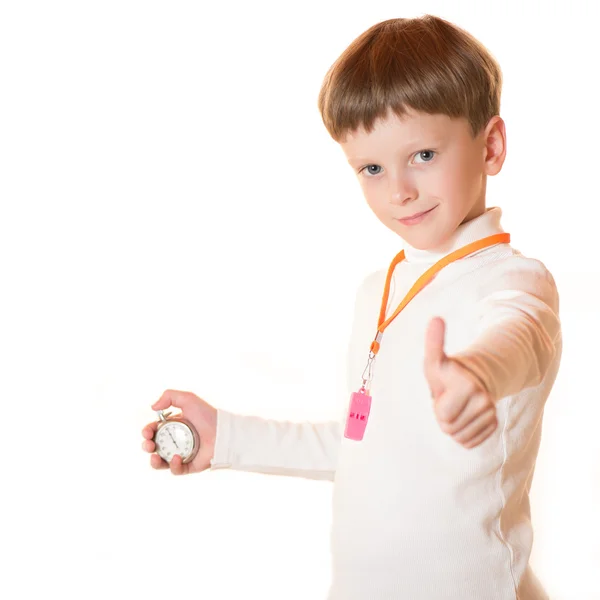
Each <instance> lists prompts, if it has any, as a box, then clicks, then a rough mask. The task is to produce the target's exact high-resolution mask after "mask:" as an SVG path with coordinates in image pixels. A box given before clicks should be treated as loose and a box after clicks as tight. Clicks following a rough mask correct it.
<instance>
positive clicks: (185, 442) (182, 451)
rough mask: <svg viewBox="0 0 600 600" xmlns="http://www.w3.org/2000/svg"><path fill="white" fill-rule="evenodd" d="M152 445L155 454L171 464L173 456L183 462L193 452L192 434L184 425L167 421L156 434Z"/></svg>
mask: <svg viewBox="0 0 600 600" xmlns="http://www.w3.org/2000/svg"><path fill="white" fill-rule="evenodd" d="M154 443H155V444H156V453H157V454H158V455H159V456H160V457H161V458H162V459H164V460H166V461H167V462H171V460H172V458H173V456H175V454H179V456H181V458H182V459H183V460H185V459H186V458H188V457H189V456H190V455H191V454H192V452H193V451H194V434H193V433H192V430H191V429H190V428H189V427H188V426H187V425H186V424H185V423H180V422H179V421H167V422H166V423H165V424H164V425H162V427H160V428H159V429H158V431H157V432H156V435H155V438H154Z"/></svg>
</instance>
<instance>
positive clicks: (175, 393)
mask: <svg viewBox="0 0 600 600" xmlns="http://www.w3.org/2000/svg"><path fill="white" fill-rule="evenodd" d="M171 406H173V407H175V408H180V409H181V410H182V412H181V413H180V414H181V416H182V417H184V418H186V419H188V420H189V421H190V423H191V424H192V425H193V426H194V427H195V428H196V431H197V432H198V435H199V436H200V450H199V451H198V454H196V456H195V457H194V459H193V460H192V461H191V462H189V463H185V464H183V460H182V458H181V456H180V455H179V454H176V455H175V456H174V457H173V459H172V460H171V462H170V463H168V462H166V461H165V460H163V459H162V458H161V457H160V456H159V455H158V454H156V453H155V452H156V444H155V443H154V440H153V437H154V434H155V433H156V428H157V426H158V421H153V422H152V423H148V425H146V426H145V427H144V428H143V429H142V436H143V437H144V438H145V440H144V441H143V442H142V450H144V451H145V452H149V453H152V456H151V457H150V466H151V467H152V468H154V469H171V473H173V475H187V474H188V473H199V472H201V471H205V470H206V469H208V468H209V467H210V461H211V460H212V458H213V456H214V452H215V441H216V436H217V409H216V408H215V407H213V406H211V405H210V404H209V403H208V402H206V401H205V400H203V399H202V398H199V397H198V396H196V395H195V394H192V393H191V392H182V391H179V390H166V391H165V392H164V393H163V395H162V396H161V397H160V398H159V399H158V400H157V401H156V402H155V403H154V404H153V405H152V409H153V410H165V409H167V408H169V407H171ZM177 416H179V414H172V415H171V418H175V417H177Z"/></svg>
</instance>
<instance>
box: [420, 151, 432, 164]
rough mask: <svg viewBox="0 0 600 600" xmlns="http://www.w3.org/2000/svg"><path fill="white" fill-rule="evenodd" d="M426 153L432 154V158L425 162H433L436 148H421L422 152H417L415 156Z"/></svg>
mask: <svg viewBox="0 0 600 600" xmlns="http://www.w3.org/2000/svg"><path fill="white" fill-rule="evenodd" d="M424 154H425V155H430V156H431V158H429V159H428V160H425V161H424V162H431V161H432V160H433V155H434V154H435V151H434V150H421V151H420V152H417V153H416V154H415V157H416V156H422V155H424Z"/></svg>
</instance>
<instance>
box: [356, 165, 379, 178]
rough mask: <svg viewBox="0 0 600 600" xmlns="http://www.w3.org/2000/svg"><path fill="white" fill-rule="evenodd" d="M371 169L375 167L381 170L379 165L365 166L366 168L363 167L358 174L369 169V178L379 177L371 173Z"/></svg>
mask: <svg viewBox="0 0 600 600" xmlns="http://www.w3.org/2000/svg"><path fill="white" fill-rule="evenodd" d="M371 167H376V168H377V169H381V167H380V166H379V165H367V166H365V167H363V168H362V169H361V170H360V171H359V173H362V172H363V171H364V170H365V169H369V170H368V171H367V173H369V176H371V175H379V173H373V171H371Z"/></svg>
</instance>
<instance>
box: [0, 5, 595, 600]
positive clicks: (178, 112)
mask: <svg viewBox="0 0 600 600" xmlns="http://www.w3.org/2000/svg"><path fill="white" fill-rule="evenodd" d="M596 6H597V3H595V2H592V1H591V0H590V2H588V3H585V2H582V1H579V2H575V1H570V2H549V1H545V2H533V1H529V2H512V3H497V2H481V1H477V2H475V1H473V2H453V3H447V2H442V1H439V2H434V1H429V2H428V1H421V2H402V1H400V0H395V1H393V2H391V1H378V0H371V1H370V2H368V3H365V2H350V1H349V0H344V1H335V2H334V1H327V2H325V1H319V2H307V1H302V2H297V3H295V4H291V3H288V2H275V1H273V2H266V1H254V2H243V1H237V2H201V1H197V2H189V1H188V2H153V1H148V0H145V1H144V2H132V1H125V0H119V1H118V2H114V1H107V0H104V1H103V2H37V3H33V2H26V1H23V0H21V1H19V2H17V1H13V2H9V1H6V2H2V4H1V5H0V86H1V88H0V120H1V121H0V124H1V131H0V150H1V156H0V186H1V190H0V201H1V213H0V252H1V254H0V256H1V259H0V269H1V272H0V275H1V279H0V285H1V290H0V291H1V293H0V303H1V305H0V320H1V321H0V327H1V328H0V361H1V362H0V378H1V391H2V400H3V403H2V406H3V410H4V414H3V421H2V463H3V467H4V468H3V476H2V479H1V480H0V481H2V484H1V488H2V489H1V495H0V502H2V520H3V525H2V535H1V538H0V539H1V542H0V551H1V552H2V554H3V558H2V567H3V569H2V570H3V575H2V577H1V578H0V586H4V588H5V589H4V590H1V588H0V591H2V593H0V595H2V596H3V597H6V598H11V600H17V599H22V598H27V599H30V598H31V599H34V598H35V599H37V598H41V597H46V596H48V595H51V596H52V597H54V596H55V595H56V597H60V598H62V599H63V600H67V599H69V600H70V599H80V598H85V599H87V600H95V599H97V598H98V599H100V598H106V597H108V595H109V594H110V596H111V597H115V598H128V599H132V598H146V597H159V596H160V597H163V598H166V597H169V598H210V599H211V600H224V599H227V598H240V597H242V595H243V597H244V598H261V600H267V599H271V598H272V599H277V600H281V598H286V599H287V600H295V599H298V600H300V599H302V600H305V599H307V598H311V599H313V598H314V599H319V598H324V597H325V594H326V591H327V587H328V584H329V578H330V571H329V569H330V557H329V526H330V501H331V492H332V484H331V482H322V481H310V480H304V479H294V478H288V477H277V476H269V475H259V474H254V473H242V472H236V471H231V470H221V471H214V472H210V471H206V472H203V473H201V474H197V475H193V476H189V477H174V476H172V475H171V474H170V472H168V471H161V472H158V471H155V470H153V469H152V468H151V467H150V462H149V461H150V456H149V455H148V454H147V453H145V452H143V451H142V449H141V443H142V436H141V429H142V427H143V426H144V425H146V424H147V423H148V422H150V421H152V420H154V418H155V413H154V412H153V411H152V410H151V408H150V405H151V404H152V403H153V402H154V401H155V400H156V399H158V397H159V396H160V395H161V394H162V392H163V391H164V390H165V389H167V388H171V389H180V390H188V391H193V392H194V393H196V394H198V395H200V396H201V397H203V398H204V399H206V400H207V401H208V402H210V403H211V404H213V405H215V406H218V407H222V408H224V409H228V410H231V411H234V412H239V413H244V414H256V415H261V416H263V417H270V418H277V419H292V420H303V419H314V420H321V419H326V418H334V417H335V415H336V413H335V407H336V401H337V400H336V398H338V397H339V396H338V394H340V393H342V390H343V389H344V388H343V386H344V382H343V359H344V352H345V344H346V342H347V339H348V335H349V327H350V318H351V311H352V307H353V301H354V293H355V289H356V286H357V285H358V283H359V282H360V281H361V280H362V279H363V277H364V276H365V275H366V274H367V273H368V272H370V271H372V270H374V269H378V268H383V267H386V268H387V266H388V265H389V262H390V261H391V259H392V258H393V257H394V256H395V255H396V254H397V252H399V250H400V249H401V247H402V241H401V240H400V239H399V238H398V237H397V236H395V234H393V233H392V232H391V231H389V230H388V229H386V228H385V227H384V226H383V225H381V223H380V222H379V221H378V220H377V219H376V217H375V216H374V215H373V214H372V213H371V212H370V209H369V208H368V206H367V205H366V202H365V201H364V198H363V197H362V193H361V190H360V187H359V185H358V182H357V180H356V178H355V176H354V174H353V172H352V170H351V168H350V167H349V166H348V165H347V163H346V162H345V158H344V157H343V154H342V151H341V149H340V148H339V146H338V145H337V144H336V143H335V142H333V141H332V140H331V139H330V138H329V136H328V134H327V132H326V131H325V128H324V127H323V125H322V122H321V120H320V116H319V113H318V110H317V94H318V91H319V87H320V85H321V82H322V79H323V77H324V75H325V73H326V71H327V69H328V67H329V66H330V65H331V63H332V62H333V61H334V60H335V59H336V58H337V56H338V55H339V54H340V53H341V52H342V51H343V50H344V49H345V48H346V46H347V45H348V44H349V43H350V42H351V41H352V40H353V39H354V38H355V37H356V36H358V35H359V34H360V33H361V32H362V31H364V30H365V29H367V28H368V27H370V26H371V25H373V24H374V23H376V22H378V21H381V20H384V19H388V18H393V17H414V16H419V15H422V14H425V13H433V14H437V15H439V16H441V17H443V18H446V19H449V20H451V21H453V22H455V23H456V24H457V25H459V26H461V27H464V28H465V29H467V30H468V31H470V32H471V33H473V34H474V35H475V36H476V37H478V38H479V39H480V40H481V41H482V42H483V43H484V44H485V45H486V46H487V47H488V48H489V49H490V51H491V52H492V53H493V54H494V56H496V58H497V59H498V60H499V62H500V65H501V67H502V70H503V73H504V92H503V100H502V108H501V116H502V117H503V118H504V119H505V121H506V126H507V140H508V154H507V159H506V162H505V164H504V168H503V170H502V172H501V173H500V174H499V175H498V176H496V177H493V178H490V179H489V180H488V199H487V205H488V206H497V205H499V206H501V207H502V209H503V213H504V216H503V222H502V224H503V226H504V228H505V230H506V231H508V232H510V233H511V235H512V240H513V241H512V243H513V246H514V247H515V248H517V249H519V250H520V251H521V252H523V253H524V254H526V255H528V256H533V257H537V258H539V259H541V260H542V261H543V262H544V263H545V265H546V266H547V267H548V268H549V269H550V271H551V272H552V273H553V275H554V276H555V279H556V281H557V284H558V286H559V290H560V294H561V317H562V323H563V335H564V351H563V359H562V367H561V370H560V373H559V376H558V379H557V381H556V384H555V387H554V390H553V392H552V394H551V396H550V398H549V400H548V404H547V409H546V415H545V425H544V432H543V439H542V445H541V449H540V455H539V460H538V464H537V470H536V476H535V479H534V485H533V489H532V514H533V522H534V527H535V542H534V552H533V556H532V565H533V567H534V570H535V571H536V573H537V574H538V576H539V578H540V580H541V581H542V582H543V583H544V585H545V586H546V588H547V590H548V592H549V593H550V595H551V598H552V599H553V600H588V599H600V580H599V578H598V575H597V573H598V569H599V567H600V536H599V533H600V511H599V510H598V507H599V505H600V435H598V433H597V428H598V419H599V417H600V409H599V400H600V394H599V393H598V387H597V374H598V356H599V353H598V350H597V340H598V337H599V335H600V311H599V309H598V292H599V291H600V267H599V266H598V259H597V253H598V220H597V219H598V211H599V207H598V204H599V202H598V201H599V200H600V195H599V193H598V178H597V173H598V165H597V161H598V143H599V140H600V131H599V128H598V117H597V115H598V100H597V94H596V93H595V92H594V90H596V89H597V75H598V66H597V60H598V56H599V47H598V30H597V17H598V14H597V9H596ZM594 12H596V14H593V13H594ZM6 591H8V592H9V594H8V595H6V594H5V593H4V592H6ZM432 600H433V599H432Z"/></svg>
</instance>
